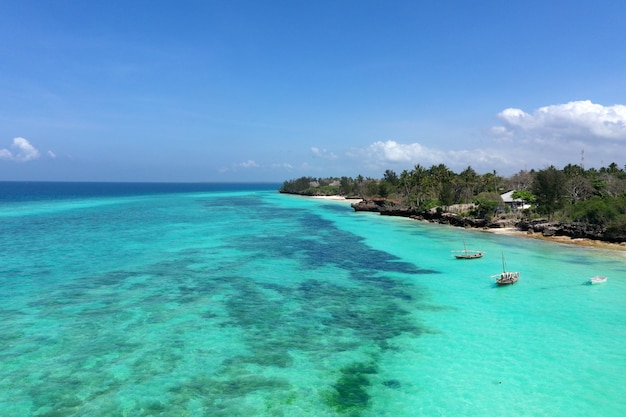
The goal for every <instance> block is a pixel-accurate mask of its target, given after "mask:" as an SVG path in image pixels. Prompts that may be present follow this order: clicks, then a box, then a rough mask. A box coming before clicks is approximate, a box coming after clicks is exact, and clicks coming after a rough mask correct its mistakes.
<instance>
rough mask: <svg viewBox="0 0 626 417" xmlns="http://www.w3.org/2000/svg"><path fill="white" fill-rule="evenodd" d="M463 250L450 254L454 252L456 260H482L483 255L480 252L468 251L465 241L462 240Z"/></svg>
mask: <svg viewBox="0 0 626 417" xmlns="http://www.w3.org/2000/svg"><path fill="white" fill-rule="evenodd" d="M463 248H464V249H463V250H453V251H452V252H456V253H455V254H454V257H455V258H456V259H478V258H482V257H483V255H484V253H485V252H483V251H481V250H468V249H467V245H466V244H465V239H463Z"/></svg>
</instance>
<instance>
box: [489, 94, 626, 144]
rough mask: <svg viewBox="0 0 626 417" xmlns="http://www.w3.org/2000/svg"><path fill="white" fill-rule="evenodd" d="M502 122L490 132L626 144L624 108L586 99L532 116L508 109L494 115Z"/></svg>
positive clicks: (546, 109)
mask: <svg viewBox="0 0 626 417" xmlns="http://www.w3.org/2000/svg"><path fill="white" fill-rule="evenodd" d="M498 118H499V119H500V120H501V121H502V122H503V123H504V126H499V127H497V128H495V130H492V131H493V133H494V134H496V135H498V134H501V135H509V136H510V135H517V136H520V137H525V138H529V139H538V138H543V139H563V140H580V139H598V140H609V141H620V142H623V141H626V106H624V105H619V104H618V105H613V106H603V105H601V104H595V103H592V102H591V101H589V100H584V101H571V102H569V103H565V104H556V105H552V106H546V107H541V108H539V109H537V110H535V111H534V112H533V113H532V114H530V113H526V112H525V111H523V110H521V109H516V108H508V109H505V110H503V111H502V112H500V113H499V114H498Z"/></svg>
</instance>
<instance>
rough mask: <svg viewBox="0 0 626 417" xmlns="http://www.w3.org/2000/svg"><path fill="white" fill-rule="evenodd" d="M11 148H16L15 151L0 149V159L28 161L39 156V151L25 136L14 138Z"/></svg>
mask: <svg viewBox="0 0 626 417" xmlns="http://www.w3.org/2000/svg"><path fill="white" fill-rule="evenodd" d="M11 148H12V149H14V152H11V151H10V150H8V149H0V159H5V160H8V161H15V162H27V161H31V160H33V159H38V158H39V151H38V150H37V149H36V148H35V147H34V146H33V145H31V144H30V142H28V140H26V139H24V138H21V137H18V138H14V139H13V144H12V145H11Z"/></svg>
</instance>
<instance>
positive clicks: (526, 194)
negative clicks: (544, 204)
mask: <svg viewBox="0 0 626 417" xmlns="http://www.w3.org/2000/svg"><path fill="white" fill-rule="evenodd" d="M511 197H513V198H515V199H518V198H519V199H520V200H522V201H523V202H525V203H528V204H534V203H535V201H536V200H537V198H536V197H535V195H534V194H533V193H531V192H530V191H528V190H517V191H515V192H513V194H511Z"/></svg>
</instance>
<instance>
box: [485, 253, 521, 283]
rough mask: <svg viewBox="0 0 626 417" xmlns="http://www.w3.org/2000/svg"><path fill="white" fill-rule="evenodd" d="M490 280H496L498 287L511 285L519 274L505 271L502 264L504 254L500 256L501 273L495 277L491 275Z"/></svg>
mask: <svg viewBox="0 0 626 417" xmlns="http://www.w3.org/2000/svg"><path fill="white" fill-rule="evenodd" d="M491 277H492V278H496V284H498V286H503V285H512V284H515V283H516V282H517V280H518V279H519V272H511V271H507V270H506V264H505V262H504V253H503V254H502V272H501V273H499V274H496V275H492V276H491Z"/></svg>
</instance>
